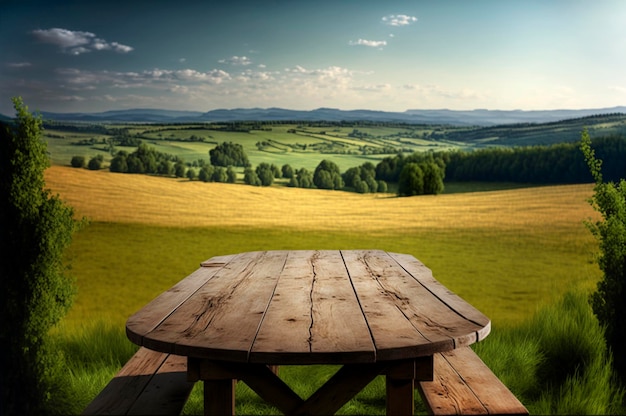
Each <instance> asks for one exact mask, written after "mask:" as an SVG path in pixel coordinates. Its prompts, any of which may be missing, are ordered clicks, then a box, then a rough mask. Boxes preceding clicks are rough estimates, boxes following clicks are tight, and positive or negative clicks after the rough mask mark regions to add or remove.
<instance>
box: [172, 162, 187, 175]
mask: <svg viewBox="0 0 626 416" xmlns="http://www.w3.org/2000/svg"><path fill="white" fill-rule="evenodd" d="M174 176H176V177H177V178H184V177H185V164H184V163H183V162H182V161H180V160H179V161H178V162H176V164H175V165H174Z"/></svg>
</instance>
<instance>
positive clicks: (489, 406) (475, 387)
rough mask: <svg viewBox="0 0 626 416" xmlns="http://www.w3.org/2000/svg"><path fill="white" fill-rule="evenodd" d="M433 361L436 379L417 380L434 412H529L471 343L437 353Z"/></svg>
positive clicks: (423, 397)
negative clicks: (477, 353)
mask: <svg viewBox="0 0 626 416" xmlns="http://www.w3.org/2000/svg"><path fill="white" fill-rule="evenodd" d="M433 365H434V380H433V381H420V382H416V383H415V387H416V388H417V389H418V390H419V392H420V394H421V396H422V399H423V400H424V403H425V404H426V407H427V409H428V411H429V412H430V413H431V414H434V415H455V414H464V415H480V414H501V415H503V414H512V415H514V414H518V415H522V414H524V415H527V414H528V410H527V409H526V408H525V407H524V405H523V404H522V403H521V402H520V401H519V400H518V399H517V397H515V396H514V395H513V393H511V391H510V390H509V389H508V388H507V387H506V386H505V385H504V384H503V383H502V382H501V381H500V380H499V379H498V377H496V376H495V375H494V374H493V373H492V372H491V370H490V369H489V367H487V366H486V365H485V363H483V361H482V360H481V359H480V357H478V355H476V353H474V351H472V349H471V348H470V347H463V348H457V349H455V350H452V351H449V352H444V353H438V354H435V356H434V363H433Z"/></svg>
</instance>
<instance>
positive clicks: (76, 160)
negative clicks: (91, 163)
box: [70, 156, 86, 168]
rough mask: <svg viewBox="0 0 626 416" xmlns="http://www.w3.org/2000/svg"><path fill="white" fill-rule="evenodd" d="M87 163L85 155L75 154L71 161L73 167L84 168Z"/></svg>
mask: <svg viewBox="0 0 626 416" xmlns="http://www.w3.org/2000/svg"><path fill="white" fill-rule="evenodd" d="M85 163H86V162H85V156H73V157H72V160H71V162H70V164H71V165H72V167H73V168H84V167H85Z"/></svg>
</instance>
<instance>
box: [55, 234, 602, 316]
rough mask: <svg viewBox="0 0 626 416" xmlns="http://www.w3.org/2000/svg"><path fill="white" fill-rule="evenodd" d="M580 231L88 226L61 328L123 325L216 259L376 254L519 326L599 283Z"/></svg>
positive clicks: (75, 251)
mask: <svg viewBox="0 0 626 416" xmlns="http://www.w3.org/2000/svg"><path fill="white" fill-rule="evenodd" d="M579 227H580V228H579V229H576V228H573V229H562V230H558V229H553V230H543V229H539V230H528V231H527V232H525V233H521V232H512V233H506V232H502V231H497V230H490V229H478V228H477V229H469V230H464V229H460V230H459V229H456V230H454V229H453V230H446V229H423V230H421V231H419V232H415V233H410V234H406V233H403V232H402V231H396V232H389V233H380V232H372V233H363V232H359V231H358V230H354V231H353V232H345V231H337V232H333V231H314V230H313V231H310V230H308V231H301V230H297V229H296V230H292V229H281V228H257V229H246V228H240V227H194V228H179V227H158V226H149V225H141V224H119V223H99V222H94V223H92V224H91V225H89V226H88V227H86V228H84V229H83V230H81V231H80V232H79V233H78V234H77V235H75V238H74V242H73V244H72V246H71V248H70V250H69V252H68V259H70V260H71V262H72V267H73V269H72V274H73V275H74V276H76V277H77V279H78V281H77V283H78V288H79V293H78V296H77V299H76V302H75V306H74V307H73V309H72V310H71V311H70V313H69V315H68V316H67V321H68V324H70V325H74V324H80V323H81V322H82V321H83V320H84V319H85V318H86V317H98V318H103V319H106V320H110V321H111V322H114V323H116V324H118V325H123V324H124V322H125V320H126V319H127V318H128V316H130V314H132V313H134V312H135V311H136V310H138V309H139V308H141V307H142V306H143V305H145V304H146V303H148V302H149V301H150V300H151V299H152V298H154V297H155V296H156V295H157V294H159V293H160V292H162V291H163V290H165V289H168V288H169V287H171V286H172V285H173V284H174V283H176V282H177V281H179V280H180V279H182V278H184V277H185V276H186V275H188V274H189V273H191V272H192V271H193V270H195V269H196V268H198V267H199V263H200V262H201V261H203V260H206V259H208V258H210V257H213V256H216V255H222V254H232V253H237V252H242V251H254V250H269V249H339V248H342V249H361V248H379V249H383V250H387V251H394V252H400V253H409V254H412V255H414V256H415V257H416V258H418V259H420V260H421V261H422V262H424V263H425V264H426V265H427V266H428V267H429V268H431V269H432V270H433V273H434V276H435V277H436V278H437V279H438V280H439V281H441V282H442V283H443V284H445V285H446V286H447V287H448V288H449V289H451V290H452V291H454V292H456V293H458V294H459V295H460V296H462V297H463V298H465V299H467V300H468V301H469V302H470V303H472V304H473V305H475V306H476V307H477V308H478V309H480V310H481V311H483V313H485V314H486V315H487V316H489V317H490V318H491V319H492V321H493V322H494V323H495V324H497V325H508V324H516V323H519V322H521V321H523V320H524V319H526V318H527V317H529V316H531V315H532V314H533V313H534V311H535V310H536V309H537V308H538V307H539V306H541V305H543V304H546V303H550V302H552V301H554V300H555V299H556V298H558V296H559V295H560V294H561V293H563V291H565V290H567V289H568V288H572V287H582V288H585V289H589V288H591V287H592V286H593V284H594V282H595V281H596V280H597V278H598V276H599V272H598V271H597V267H596V266H595V265H594V264H593V263H592V262H591V260H592V257H591V253H592V250H593V247H594V246H593V244H594V241H593V239H592V237H591V236H588V238H585V237H584V236H585V235H586V233H587V230H586V229H585V228H584V226H583V224H582V223H581V224H579ZM580 234H583V235H582V236H581V235H580ZM112 288H114V290H112Z"/></svg>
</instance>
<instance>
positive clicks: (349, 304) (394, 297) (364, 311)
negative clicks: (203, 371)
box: [126, 250, 491, 364]
mask: <svg viewBox="0 0 626 416" xmlns="http://www.w3.org/2000/svg"><path fill="white" fill-rule="evenodd" d="M490 328H491V323H490V321H489V319H488V318H487V317H486V316H484V315H483V314H482V313H481V312H479V311H478V310H476V309H475V308H474V307H473V306H471V305H470V304H468V303H467V302H465V301H464V300H463V299H461V298H460V297H458V296H457V295H455V294H453V293H452V292H450V291H449V290H448V289H446V288H445V287H444V286H443V285H441V284H440V283H439V282H437V280H435V279H434V278H433V276H432V273H431V271H430V270H429V269H428V268H426V267H425V266H424V265H423V264H422V263H421V262H419V261H418V260H417V259H415V258H414V257H413V256H410V255H407V254H396V253H387V252H384V251H378V250H332V251H330V250H329V251H261V252H249V253H241V254H236V255H231V256H222V257H214V258H212V259H209V260H207V261H205V262H203V263H202V265H201V267H200V268H199V269H198V270H196V271H195V272H194V273H192V274H191V275H189V276H188V277H186V278H185V279H183V280H182V281H180V282H179V283H178V284H176V285H175V286H174V287H172V288H171V289H169V290H168V291H166V292H164V293H163V294H161V295H160V296H159V297H157V298H156V299H154V300H153V301H152V302H151V303H149V304H148V305H146V306H145V307H144V308H142V309H141V310H140V311H139V312H137V313H136V314H135V315H133V316H131V317H130V318H129V319H128V321H127V324H126V332H127V335H128V338H129V339H130V340H131V341H133V342H134V343H136V344H138V345H143V346H145V347H148V348H150V349H153V350H157V351H162V352H169V353H174V354H178V355H186V356H190V357H197V358H208V359H211V360H218V361H219V360H223V361H231V362H242V363H245V362H250V363H264V364H321V363H325V364H351V363H374V362H380V361H388V360H403V359H411V358H416V357H421V356H427V355H432V354H434V353H436V352H441V351H447V350H451V349H454V348H456V347H459V346H463V345H469V344H472V343H474V342H477V341H480V340H481V339H483V338H484V337H486V336H487V335H488V334H489V331H490Z"/></svg>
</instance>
